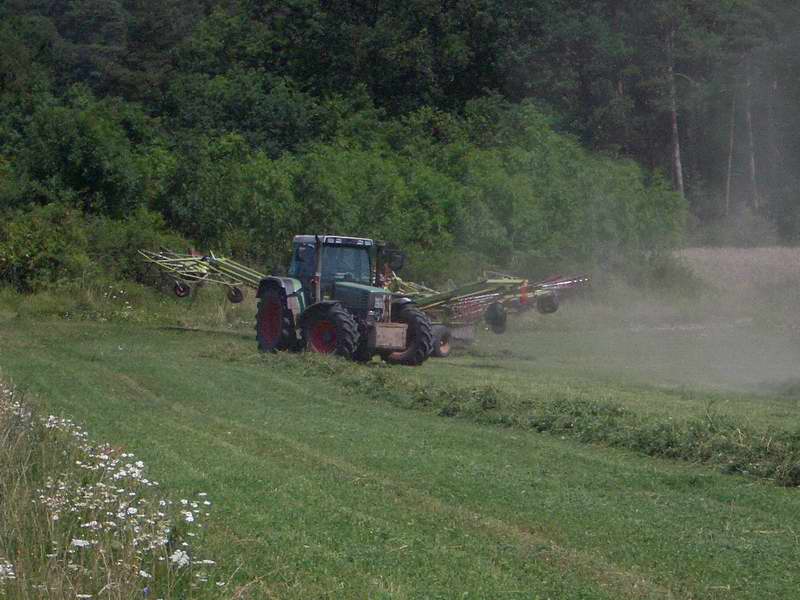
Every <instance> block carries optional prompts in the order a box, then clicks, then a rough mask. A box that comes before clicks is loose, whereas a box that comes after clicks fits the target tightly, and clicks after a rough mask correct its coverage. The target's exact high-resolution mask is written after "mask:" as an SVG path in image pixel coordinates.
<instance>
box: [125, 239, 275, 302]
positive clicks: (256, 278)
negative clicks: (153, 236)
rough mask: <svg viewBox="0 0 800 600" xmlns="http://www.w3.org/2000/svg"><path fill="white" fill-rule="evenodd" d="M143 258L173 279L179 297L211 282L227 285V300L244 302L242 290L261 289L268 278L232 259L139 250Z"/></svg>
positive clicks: (211, 255)
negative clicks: (194, 286)
mask: <svg viewBox="0 0 800 600" xmlns="http://www.w3.org/2000/svg"><path fill="white" fill-rule="evenodd" d="M139 254H141V255H142V256H143V257H144V259H145V260H146V261H147V262H149V263H151V264H154V265H155V266H156V267H158V269H160V270H161V271H162V272H163V273H165V274H166V275H167V276H168V277H171V278H172V279H173V280H174V287H173V291H174V292H175V295H176V296H178V298H185V297H186V296H188V295H189V294H190V293H191V286H192V285H198V284H206V283H212V284H217V285H222V286H225V287H226V288H228V289H227V296H228V300H230V301H231V302H233V303H234V304H238V303H240V302H241V301H242V300H244V292H243V291H242V287H250V288H253V289H258V285H259V283H260V282H261V280H262V279H264V277H266V275H264V274H263V273H259V272H258V271H255V270H253V269H251V268H249V267H246V266H245V265H243V264H240V263H238V262H236V261H234V260H231V259H230V258H224V257H221V256H215V255H214V253H213V252H212V253H211V254H209V255H208V256H203V255H199V254H178V253H177V252H172V251H171V250H159V251H158V252H151V251H149V250H139Z"/></svg>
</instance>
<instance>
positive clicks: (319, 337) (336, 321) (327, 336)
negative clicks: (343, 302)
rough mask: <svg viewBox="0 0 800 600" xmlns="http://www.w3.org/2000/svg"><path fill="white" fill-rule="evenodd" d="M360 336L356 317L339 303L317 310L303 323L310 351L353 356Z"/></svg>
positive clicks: (306, 342) (304, 334) (307, 348)
mask: <svg viewBox="0 0 800 600" xmlns="http://www.w3.org/2000/svg"><path fill="white" fill-rule="evenodd" d="M358 337H359V336H358V325H356V321H355V319H353V316H352V315H351V314H350V313H349V312H347V311H346V310H345V309H344V308H342V307H341V306H339V305H338V304H332V305H330V306H326V307H324V308H321V309H320V310H318V311H315V312H314V313H313V314H311V315H309V317H308V318H307V319H306V320H305V323H304V324H303V339H304V341H305V348H306V350H308V351H309V352H318V353H320V354H336V355H338V356H344V357H345V358H353V355H354V354H355V351H356V348H357V347H358Z"/></svg>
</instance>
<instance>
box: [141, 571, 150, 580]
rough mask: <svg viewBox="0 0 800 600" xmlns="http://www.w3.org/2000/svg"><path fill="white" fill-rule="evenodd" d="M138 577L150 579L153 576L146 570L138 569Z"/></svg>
mask: <svg viewBox="0 0 800 600" xmlns="http://www.w3.org/2000/svg"><path fill="white" fill-rule="evenodd" d="M139 577H144V578H145V579H152V578H153V576H152V575H150V573H148V572H147V571H139Z"/></svg>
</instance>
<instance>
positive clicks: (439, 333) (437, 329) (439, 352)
mask: <svg viewBox="0 0 800 600" xmlns="http://www.w3.org/2000/svg"><path fill="white" fill-rule="evenodd" d="M431 333H432V334H433V356H435V357H436V358H447V357H448V356H450V329H448V328H447V327H446V326H445V325H434V326H433V329H432V332H431Z"/></svg>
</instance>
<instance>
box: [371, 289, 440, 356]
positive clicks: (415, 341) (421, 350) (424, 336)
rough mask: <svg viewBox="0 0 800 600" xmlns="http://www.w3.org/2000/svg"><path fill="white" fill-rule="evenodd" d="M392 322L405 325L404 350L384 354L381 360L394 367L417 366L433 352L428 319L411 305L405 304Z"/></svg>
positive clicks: (394, 315) (395, 314) (393, 317)
mask: <svg viewBox="0 0 800 600" xmlns="http://www.w3.org/2000/svg"><path fill="white" fill-rule="evenodd" d="M392 321H395V322H398V323H405V324H406V325H408V329H407V330H406V349H405V350H402V351H399V352H391V353H389V354H384V355H383V359H384V360H385V361H386V362H388V363H391V364H395V365H408V366H417V365H421V364H422V363H424V362H425V361H426V360H427V359H428V357H429V356H430V355H431V352H433V333H432V326H431V321H430V319H429V318H428V317H427V316H426V315H425V313H424V312H422V311H421V310H420V309H419V308H417V307H416V306H414V305H413V304H405V305H403V306H401V307H399V308H398V309H397V312H395V313H394V314H393V315H392Z"/></svg>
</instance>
